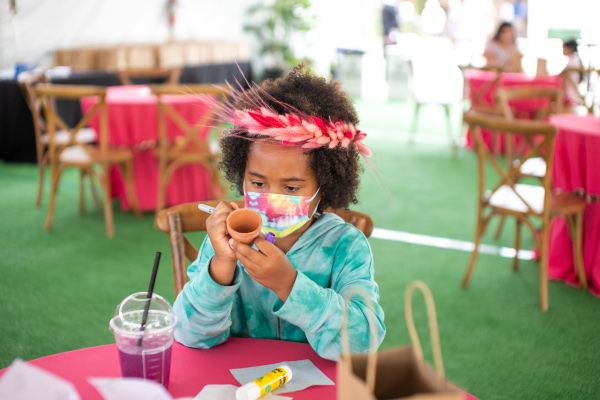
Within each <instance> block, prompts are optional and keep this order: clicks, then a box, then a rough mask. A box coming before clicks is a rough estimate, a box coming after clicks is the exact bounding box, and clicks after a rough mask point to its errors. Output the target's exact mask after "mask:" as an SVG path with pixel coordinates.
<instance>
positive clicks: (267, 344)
mask: <svg viewBox="0 0 600 400" xmlns="http://www.w3.org/2000/svg"><path fill="white" fill-rule="evenodd" d="M306 359H308V360H311V361H312V362H313V364H315V366H316V367H317V368H318V369H320V370H321V372H323V373H324V374H325V375H327V377H328V378H329V379H331V380H332V381H333V382H336V379H337V377H336V363H335V362H333V361H330V360H326V359H324V358H321V357H320V356H319V355H317V353H316V352H315V351H314V350H313V349H312V347H310V345H309V344H308V343H296V342H286V341H280V340H267V339H248V338H229V339H228V340H227V342H225V343H223V344H221V345H218V346H215V347H213V348H211V349H206V350H205V349H192V348H188V347H185V346H182V345H181V344H179V343H177V342H174V343H173V352H172V360H171V376H170V383H169V393H171V395H172V396H173V398H175V399H176V398H178V397H194V396H196V395H197V394H198V393H200V391H201V390H202V388H203V387H204V386H206V385H210V384H213V385H236V386H239V383H238V382H237V381H236V380H235V378H234V377H233V375H232V374H231V372H230V371H229V370H230V369H234V368H247V367H253V366H257V365H267V364H275V363H279V362H283V361H298V360H306ZM28 363H29V364H32V365H35V366H38V367H40V368H43V369H44V370H46V371H48V372H51V373H53V374H55V375H57V376H59V377H61V378H64V379H65V380H67V381H69V382H71V383H73V384H74V385H75V387H76V389H77V391H78V392H79V395H80V396H81V399H82V400H102V397H101V396H100V394H99V393H98V392H97V391H96V389H94V387H93V386H92V385H90V384H89V383H88V381H87V379H88V378H91V377H95V378H116V377H120V376H121V369H120V366H119V356H118V352H117V346H116V345H115V344H110V345H105V346H98V347H90V348H87V349H81V350H74V351H69V352H66V353H60V354H55V355H51V356H47V357H42V358H38V359H35V360H31V361H28ZM5 371H6V369H4V370H0V376H2V374H3V373H4V372H5ZM289 395H290V396H291V397H293V398H294V400H315V399H318V400H335V399H336V387H335V386H334V385H331V386H312V387H309V388H307V389H304V390H301V391H298V392H293V393H290V394H289ZM464 398H465V400H477V398H475V397H473V396H471V395H470V394H468V393H465V397H464Z"/></svg>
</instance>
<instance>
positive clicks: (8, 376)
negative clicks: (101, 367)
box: [0, 359, 81, 400]
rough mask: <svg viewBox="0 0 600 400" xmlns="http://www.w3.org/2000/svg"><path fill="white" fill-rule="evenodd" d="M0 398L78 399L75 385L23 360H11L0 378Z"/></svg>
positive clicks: (18, 399) (24, 399)
mask: <svg viewBox="0 0 600 400" xmlns="http://www.w3.org/2000/svg"><path fill="white" fill-rule="evenodd" d="M0 399H11V400H30V399H36V400H59V399H60V400H80V399H81V398H80V397H79V393H77V390H76V389H75V386H74V385H73V384H72V383H70V382H67V381H65V380H64V379H62V378H59V377H58V376H56V375H54V374H51V373H50V372H46V371H44V370H43V369H41V368H39V367H36V366H35V365H30V364H27V363H25V362H23V360H19V359H16V360H15V361H13V363H12V364H11V366H10V367H9V368H8V370H7V371H6V372H5V373H4V375H2V378H0Z"/></svg>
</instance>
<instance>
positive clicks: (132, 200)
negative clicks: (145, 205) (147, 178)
mask: <svg viewBox="0 0 600 400" xmlns="http://www.w3.org/2000/svg"><path fill="white" fill-rule="evenodd" d="M123 169H124V170H125V190H127V197H128V198H129V204H131V209H132V210H133V215H135V216H136V218H137V219H141V218H142V213H141V212H140V207H139V206H138V202H137V196H136V194H135V187H134V183H133V161H132V160H129V161H126V162H124V163H123Z"/></svg>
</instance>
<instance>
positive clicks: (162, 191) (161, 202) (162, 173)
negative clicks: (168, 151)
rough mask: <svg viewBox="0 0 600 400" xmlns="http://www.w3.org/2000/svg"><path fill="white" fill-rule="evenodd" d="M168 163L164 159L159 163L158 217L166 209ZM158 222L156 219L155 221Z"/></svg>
mask: <svg viewBox="0 0 600 400" xmlns="http://www.w3.org/2000/svg"><path fill="white" fill-rule="evenodd" d="M167 172H168V171H167V163H166V161H165V160H164V159H160V160H159V162H158V195H157V196H156V215H158V213H159V212H160V211H161V210H162V209H163V208H164V207H165V202H166V195H167V193H166V192H167V180H168V173H167ZM155 221H156V219H155Z"/></svg>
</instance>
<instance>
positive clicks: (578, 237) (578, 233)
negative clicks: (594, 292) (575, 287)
mask: <svg viewBox="0 0 600 400" xmlns="http://www.w3.org/2000/svg"><path fill="white" fill-rule="evenodd" d="M575 218H576V221H575V240H574V241H573V245H574V248H573V253H575V268H576V269H577V277H578V278H579V283H581V286H582V287H583V288H584V289H587V288H588V282H587V277H586V276H585V268H584V266H583V255H582V254H581V252H582V243H583V211H580V212H578V213H577V216H576V217H575Z"/></svg>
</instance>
